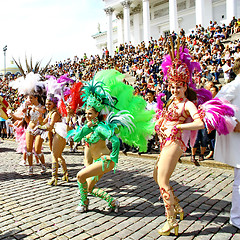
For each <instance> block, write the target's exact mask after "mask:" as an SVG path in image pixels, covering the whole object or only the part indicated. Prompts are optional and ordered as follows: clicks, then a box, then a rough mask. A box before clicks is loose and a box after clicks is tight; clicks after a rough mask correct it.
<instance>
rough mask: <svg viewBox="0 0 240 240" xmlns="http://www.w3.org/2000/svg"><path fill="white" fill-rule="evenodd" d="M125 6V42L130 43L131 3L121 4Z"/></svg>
mask: <svg viewBox="0 0 240 240" xmlns="http://www.w3.org/2000/svg"><path fill="white" fill-rule="evenodd" d="M121 4H122V6H123V18H124V19H123V21H124V42H126V43H129V41H131V40H130V5H131V2H130V1H127V0H126V1H124V2H121Z"/></svg>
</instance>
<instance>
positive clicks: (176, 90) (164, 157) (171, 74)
mask: <svg viewBox="0 0 240 240" xmlns="http://www.w3.org/2000/svg"><path fill="white" fill-rule="evenodd" d="M178 51H179V49H178ZM170 55H171V59H170V60H169V59H166V58H165V62H166V61H169V64H168V65H167V71H166V75H165V76H166V77H167V81H168V83H169V84H170V85H171V93H172V97H171V99H170V100H169V101H168V103H167V104H166V106H165V107H164V108H163V110H160V111H159V112H158V114H157V121H156V125H155V130H156V133H157V134H158V136H159V139H160V146H161V153H160V155H159V157H158V160H157V163H156V165H155V168H154V173H153V176H154V180H155V181H156V182H157V184H158V185H159V188H160V192H161V195H162V198H163V201H164V204H165V210H166V216H167V222H166V223H165V225H164V226H163V227H162V228H161V229H159V230H158V232H159V234H160V235H169V234H170V231H171V230H172V229H174V230H175V235H178V222H177V220H176V215H177V214H180V219H181V220H182V219H183V215H184V212H183V209H182V208H181V207H180V205H179V203H178V202H179V201H178V199H177V197H176V196H175V195H174V192H173V189H172V187H171V186H170V184H169V179H170V177H171V175H172V173H173V171H174V169H175V167H176V164H177V162H178V159H179V158H180V156H181V155H182V153H183V152H184V151H185V150H186V149H187V147H186V145H187V143H186V141H185V140H184V138H183V131H184V130H197V129H202V128H204V123H203V121H202V119H201V117H200V116H199V114H198V110H197V108H196V106H195V105H194V103H193V102H192V100H194V94H193V93H194V92H193V91H191V90H190V89H189V87H188V83H189V80H190V74H191V72H190V71H189V69H188V66H187V64H185V63H184V61H183V60H181V59H180V57H179V53H177V54H176V57H175V53H174V51H173V52H171V54H170ZM165 66H166V65H165ZM162 67H163V68H164V66H162ZM191 93H192V94H191ZM191 118H192V119H191ZM189 119H191V120H190V121H189Z"/></svg>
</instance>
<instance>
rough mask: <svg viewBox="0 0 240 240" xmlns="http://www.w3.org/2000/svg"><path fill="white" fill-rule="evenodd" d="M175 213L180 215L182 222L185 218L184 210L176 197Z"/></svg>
mask: <svg viewBox="0 0 240 240" xmlns="http://www.w3.org/2000/svg"><path fill="white" fill-rule="evenodd" d="M174 201H175V203H174V211H175V213H176V214H179V215H180V220H183V218H184V211H183V208H182V207H181V206H180V205H179V199H178V198H177V197H176V196H175V195H174Z"/></svg>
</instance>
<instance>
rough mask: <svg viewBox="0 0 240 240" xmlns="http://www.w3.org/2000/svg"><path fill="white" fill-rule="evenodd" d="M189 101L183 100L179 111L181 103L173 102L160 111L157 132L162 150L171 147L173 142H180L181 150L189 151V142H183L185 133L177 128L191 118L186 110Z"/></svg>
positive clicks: (195, 117) (196, 115) (156, 126)
mask: <svg viewBox="0 0 240 240" xmlns="http://www.w3.org/2000/svg"><path fill="white" fill-rule="evenodd" d="M188 101H189V100H187V99H185V100H183V102H182V103H183V107H182V109H179V107H178V106H179V103H177V104H176V102H175V101H174V100H173V101H172V103H171V104H170V105H169V107H167V108H166V107H165V108H163V110H158V112H157V116H156V118H157V123H156V125H155V131H156V133H157V134H158V137H159V139H160V148H161V150H162V148H163V147H165V146H169V145H170V144H171V143H173V142H176V141H177V142H178V143H179V144H180V147H181V149H182V150H183V151H184V152H185V151H186V150H187V144H188V139H187V141H186V140H185V141H183V138H182V135H183V131H182V130H180V129H178V128H176V125H177V124H182V123H184V122H186V120H187V119H188V118H189V117H190V115H189V113H188V112H187V111H186V110H185V106H186V103H187V102H188ZM199 117H200V116H199V114H195V116H194V119H197V118H199Z"/></svg>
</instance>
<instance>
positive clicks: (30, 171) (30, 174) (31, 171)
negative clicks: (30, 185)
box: [28, 166, 33, 176]
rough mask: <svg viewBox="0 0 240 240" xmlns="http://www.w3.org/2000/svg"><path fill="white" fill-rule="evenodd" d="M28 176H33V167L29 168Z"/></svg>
mask: <svg viewBox="0 0 240 240" xmlns="http://www.w3.org/2000/svg"><path fill="white" fill-rule="evenodd" d="M28 175H29V176H32V175H33V166H29V170H28Z"/></svg>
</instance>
